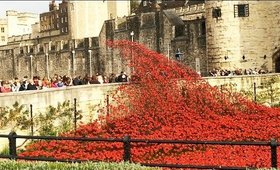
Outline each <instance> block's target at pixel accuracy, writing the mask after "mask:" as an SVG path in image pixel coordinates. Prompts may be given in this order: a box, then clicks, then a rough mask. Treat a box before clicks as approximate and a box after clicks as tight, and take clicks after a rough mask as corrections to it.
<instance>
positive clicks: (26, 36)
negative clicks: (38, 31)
mask: <svg viewBox="0 0 280 170" xmlns="http://www.w3.org/2000/svg"><path fill="white" fill-rule="evenodd" d="M30 39H31V34H24V35H18V36H11V37H8V43H11V42H15V41H24V40H30Z"/></svg>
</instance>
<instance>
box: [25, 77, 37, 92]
mask: <svg viewBox="0 0 280 170" xmlns="http://www.w3.org/2000/svg"><path fill="white" fill-rule="evenodd" d="M26 90H37V87H36V85H35V84H34V81H33V80H32V79H30V80H29V81H28V84H27V89H26Z"/></svg>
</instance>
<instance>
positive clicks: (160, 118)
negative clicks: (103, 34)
mask: <svg viewBox="0 0 280 170" xmlns="http://www.w3.org/2000/svg"><path fill="white" fill-rule="evenodd" d="M108 45H109V46H111V47H112V48H114V49H116V50H118V52H119V53H120V56H121V57H123V60H124V61H127V64H128V66H129V67H130V68H132V69H131V70H132V73H131V74H132V80H131V82H130V83H129V84H123V85H120V86H119V87H118V89H117V90H116V91H115V93H113V94H112V98H113V99H114V102H112V104H111V105H110V114H108V115H106V114H105V113H104V114H101V115H100V117H99V119H98V120H96V121H94V122H92V123H90V124H87V125H83V126H81V127H80V128H78V129H77V130H76V131H75V132H69V133H67V134H63V135H64V136H83V137H103V138H107V137H110V138H122V137H124V136H125V135H129V136H130V137H131V138H138V139H172V140H176V139H178V140H214V141H269V140H270V139H271V138H274V139H279V137H280V128H279V126H278V125H279V124H280V119H279V118H280V110H279V109H278V108H269V107H266V106H262V105H258V104H256V103H254V102H252V101H250V100H247V99H246V98H245V97H243V96H241V95H239V94H236V93H231V92H230V91H227V90H226V89H223V90H222V91H220V90H219V89H217V88H215V87H212V86H210V85H209V84H208V83H207V82H206V81H205V80H203V79H202V78H201V77H200V76H199V75H198V74H197V73H196V72H194V71H193V70H192V69H190V68H189V67H187V66H185V65H183V64H181V63H180V62H177V61H174V60H169V59H168V58H167V57H165V56H163V55H162V54H158V53H156V52H154V51H151V50H149V49H147V48H145V46H144V45H141V44H138V43H135V42H129V41H114V42H109V43H108ZM269 149H270V148H269V147H253V146H250V147H246V146H206V145H200V146H195V145H187V146H185V145H171V144H159V145H151V144H149V145H148V144H146V145H145V144H133V147H132V159H133V161H134V162H146V163H169V164H172V163H176V164H193V165H221V166H253V167H269V166H270V150H269ZM122 154H123V146H122V144H121V143H96V142H95V143H94V142H74V141H41V142H36V143H33V144H31V145H29V146H28V147H27V148H26V150H25V151H24V152H23V153H21V154H20V155H21V156H43V157H53V158H57V159H81V160H101V161H121V160H122ZM278 161H280V158H278Z"/></svg>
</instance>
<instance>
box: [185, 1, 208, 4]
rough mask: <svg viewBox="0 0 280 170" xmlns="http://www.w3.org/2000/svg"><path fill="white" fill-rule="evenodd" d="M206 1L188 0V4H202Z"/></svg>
mask: <svg viewBox="0 0 280 170" xmlns="http://www.w3.org/2000/svg"><path fill="white" fill-rule="evenodd" d="M202 3H205V0H188V1H187V2H186V5H196V4H202Z"/></svg>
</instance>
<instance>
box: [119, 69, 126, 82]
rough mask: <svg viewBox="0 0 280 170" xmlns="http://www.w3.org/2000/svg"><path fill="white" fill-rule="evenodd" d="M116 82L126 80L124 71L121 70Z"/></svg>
mask: <svg viewBox="0 0 280 170" xmlns="http://www.w3.org/2000/svg"><path fill="white" fill-rule="evenodd" d="M118 82H128V76H127V75H126V73H125V72H123V71H122V72H121V74H120V75H119V76H118Z"/></svg>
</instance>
